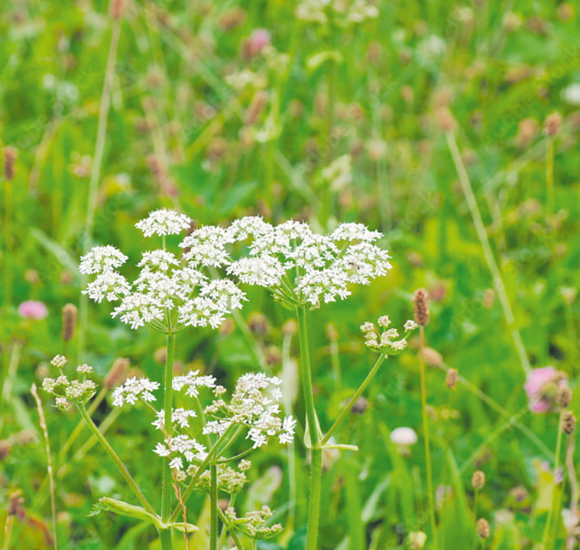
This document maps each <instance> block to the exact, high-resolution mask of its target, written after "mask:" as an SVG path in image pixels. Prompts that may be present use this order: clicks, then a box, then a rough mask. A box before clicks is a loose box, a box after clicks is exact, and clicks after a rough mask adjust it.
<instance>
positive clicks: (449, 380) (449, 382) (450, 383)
mask: <svg viewBox="0 0 580 550" xmlns="http://www.w3.org/2000/svg"><path fill="white" fill-rule="evenodd" d="M458 379H459V373H458V372H457V370H456V369H449V370H448V371H447V376H445V385H446V386H447V387H448V388H449V389H450V390H454V389H455V387H456V386H457V380H458Z"/></svg>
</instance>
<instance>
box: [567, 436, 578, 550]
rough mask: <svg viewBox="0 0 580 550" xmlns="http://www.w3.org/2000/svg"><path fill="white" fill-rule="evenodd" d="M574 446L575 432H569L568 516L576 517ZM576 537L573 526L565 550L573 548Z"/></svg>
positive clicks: (576, 486)
mask: <svg viewBox="0 0 580 550" xmlns="http://www.w3.org/2000/svg"><path fill="white" fill-rule="evenodd" d="M575 447H576V441H575V434H574V433H571V434H570V435H568V436H567V438H566V470H567V471H568V479H569V480H570V516H571V517H572V518H575V517H576V514H577V513H578V478H577V476H576V467H575V466H574V449H575ZM575 544H576V537H575V536H574V528H571V529H570V532H569V533H568V536H567V537H566V550H574V545H575Z"/></svg>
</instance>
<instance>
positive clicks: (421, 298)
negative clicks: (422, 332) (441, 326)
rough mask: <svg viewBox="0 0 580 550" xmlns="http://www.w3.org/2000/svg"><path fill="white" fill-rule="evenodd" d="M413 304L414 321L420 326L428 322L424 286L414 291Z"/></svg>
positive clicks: (427, 307)
mask: <svg viewBox="0 0 580 550" xmlns="http://www.w3.org/2000/svg"><path fill="white" fill-rule="evenodd" d="M413 305H414V306H415V310H414V316H415V323H417V324H418V325H419V326H420V327H424V326H426V325H427V324H429V295H428V294H427V291H426V290H425V289H424V288H420V289H419V290H416V291H415V295H414V297H413Z"/></svg>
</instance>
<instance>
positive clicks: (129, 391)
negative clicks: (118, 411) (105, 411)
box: [113, 377, 159, 407]
mask: <svg viewBox="0 0 580 550" xmlns="http://www.w3.org/2000/svg"><path fill="white" fill-rule="evenodd" d="M158 389H159V383H158V382H153V381H151V380H149V378H136V377H133V378H129V379H128V380H127V381H126V382H125V383H124V384H122V385H121V386H119V387H117V388H115V391H114V392H113V405H114V406H115V407H122V406H123V405H124V404H125V403H128V404H129V405H135V404H136V403H137V400H138V399H141V400H142V401H146V402H151V401H156V397H155V396H154V395H153V394H152V393H151V392H153V391H155V390H158Z"/></svg>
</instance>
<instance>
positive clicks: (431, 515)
mask: <svg viewBox="0 0 580 550" xmlns="http://www.w3.org/2000/svg"><path fill="white" fill-rule="evenodd" d="M424 348H425V328H424V327H420V344H419V360H420V363H421V409H422V411H423V439H424V441H425V465H426V468H427V493H428V495H427V497H428V501H429V521H430V523H431V531H432V536H433V540H434V547H435V548H439V541H438V536H437V528H436V525H435V502H434V499H433V472H432V469H431V448H430V446H429V423H428V419H427V383H426V380H425V359H424V357H423V350H424Z"/></svg>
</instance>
